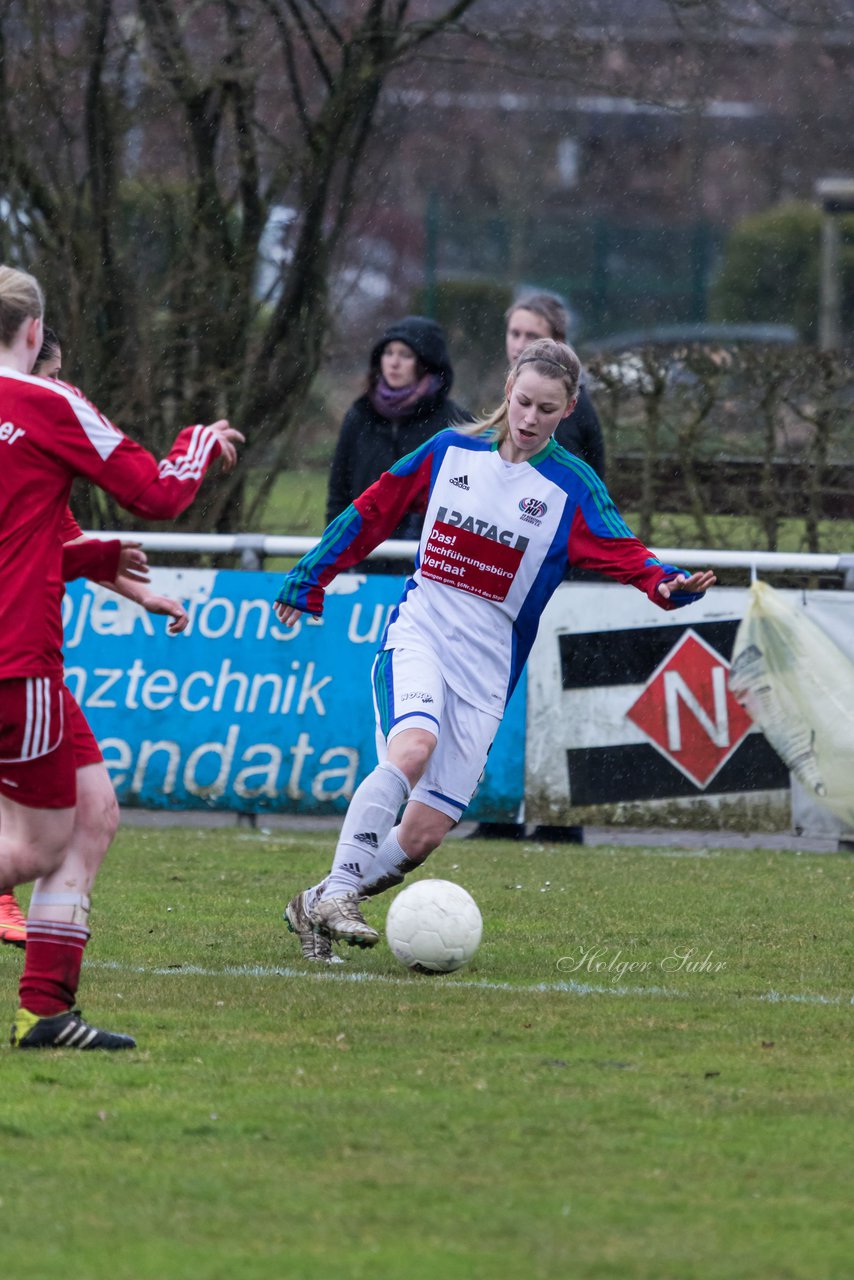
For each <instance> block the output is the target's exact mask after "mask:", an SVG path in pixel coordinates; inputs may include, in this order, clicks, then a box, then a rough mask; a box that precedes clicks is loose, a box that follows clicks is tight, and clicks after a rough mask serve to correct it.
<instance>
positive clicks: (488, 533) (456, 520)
mask: <svg viewBox="0 0 854 1280" xmlns="http://www.w3.org/2000/svg"><path fill="white" fill-rule="evenodd" d="M436 520H437V521H438V522H439V523H441V524H449V525H452V526H453V527H454V528H455V529H464V530H465V531H466V532H467V533H477V534H479V535H480V537H481V538H489V539H490V541H491V542H500V543H501V545H502V546H503V547H516V548H517V549H518V550H519V551H524V550H525V548H526V547H527V545H528V539H527V538H525V537H523V536H522V534H521V533H514V531H513V530H512V529H499V528H498V525H496V524H490V522H489V521H488V520H479V519H478V518H477V516H464V515H463V513H462V512H461V511H449V510H448V508H447V507H440V508H439V510H438V511H437V512H436ZM536 523H537V524H539V521H536ZM449 536H450V535H449Z"/></svg>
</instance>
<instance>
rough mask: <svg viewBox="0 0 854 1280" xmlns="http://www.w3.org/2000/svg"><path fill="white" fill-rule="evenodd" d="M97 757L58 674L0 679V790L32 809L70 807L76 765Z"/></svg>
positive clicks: (88, 732)
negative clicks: (56, 675)
mask: <svg viewBox="0 0 854 1280" xmlns="http://www.w3.org/2000/svg"><path fill="white" fill-rule="evenodd" d="M100 759H101V752H100V751H99V750H98V744H97V742H96V741H95V738H94V735H93V734H92V730H91V729H90V728H89V725H88V724H87V723H86V717H85V716H84V715H83V712H82V711H81V710H80V708H79V707H78V705H77V703H76V702H75V701H74V699H73V698H72V696H71V694H70V693H69V691H68V689H66V687H65V685H64V684H63V682H62V680H61V679H58V678H57V677H55V676H30V677H27V678H22V679H16V680H0V793H2V794H3V795H4V796H8V798H9V799H10V800H14V801H16V803H17V804H23V805H26V806H27V807H28V808H30V809H71V808H73V806H74V805H75V804H76V802H77V776H76V775H77V770H78V769H80V768H82V767H83V766H84V765H87V764H95V763H97V762H98V761H99V760H100Z"/></svg>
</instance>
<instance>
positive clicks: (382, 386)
mask: <svg viewBox="0 0 854 1280" xmlns="http://www.w3.org/2000/svg"><path fill="white" fill-rule="evenodd" d="M441 386H442V376H441V374H438V373H425V374H424V377H423V378H420V379H419V380H418V382H410V383H409V385H408V386H406V387H398V388H397V389H396V390H395V389H394V388H393V387H390V386H389V385H388V383H387V382H386V380H385V378H384V377H383V376H382V374H380V376H379V378H378V379H377V385H376V386H375V387H374V389H373V390H372V391H369V392H368V399H369V400H370V402H371V404H372V405H373V406H374V408H375V409H376V411H377V413H378V414H379V415H380V417H381V418H390V419H391V421H392V422H393V421H394V420H395V419H396V418H405V417H406V416H407V414H408V413H409V412H410V411H411V409H412V408H413V406H414V405H416V404H417V403H418V401H419V400H423V399H424V397H425V396H434V395H435V394H436V392H437V391H438V390H439V389H440V388H441Z"/></svg>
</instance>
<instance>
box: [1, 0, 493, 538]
mask: <svg viewBox="0 0 854 1280" xmlns="http://www.w3.org/2000/svg"><path fill="white" fill-rule="evenodd" d="M474 3H475V0H447V2H446V3H443V4H441V5H438V6H437V5H429V6H423V5H417V4H414V3H412V2H411V0H341V2H340V3H330V2H329V0H209V3H206V4H202V5H197V4H193V3H191V0H85V3H83V4H81V5H80V6H79V8H75V9H73V10H72V11H71V12H69V6H66V5H63V4H62V3H61V2H60V0H6V2H5V3H4V4H2V6H0V183H2V190H3V192H4V195H5V198H6V200H7V202H8V210H7V212H8V213H9V217H7V219H6V234H5V243H4V244H3V245H2V248H3V253H4V256H5V257H7V258H8V257H12V258H13V259H16V260H18V261H21V262H23V263H25V264H27V265H31V266H32V267H33V268H34V269H35V270H36V271H37V273H38V274H39V275H40V276H42V277H43V278H44V279H45V281H46V284H47V287H48V297H49V305H50V317H49V318H51V319H53V320H55V322H56V324H57V325H58V326H59V327H61V329H62V336H63V337H64V339H65V342H66V346H67V348H69V353H70V355H71V358H72V361H73V367H74V368H75V371H77V372H78V373H79V375H80V377H81V381H82V382H83V384H84V386H85V387H86V390H87V391H88V392H89V393H90V394H92V395H93V397H96V398H97V399H99V400H100V401H101V402H102V403H103V404H104V405H105V407H106V408H108V409H109V410H110V411H111V412H112V413H114V415H115V416H116V417H117V418H118V420H120V421H122V422H125V421H126V422H128V423H130V424H132V429H133V430H135V431H137V432H138V433H139V434H140V435H142V436H143V437H144V438H146V439H147V442H148V443H150V444H151V445H152V447H155V448H157V447H159V445H160V444H161V443H162V441H161V440H160V439H159V438H158V429H157V428H155V427H154V426H153V425H150V424H154V423H155V422H156V423H161V422H162V423H163V429H164V434H165V433H166V432H167V431H171V429H172V427H173V426H174V425H175V424H176V422H183V421H187V420H190V421H192V420H200V419H201V420H208V419H210V418H212V417H215V416H220V415H227V416H229V417H230V418H231V419H232V421H233V422H234V423H235V424H236V425H239V426H240V427H241V428H243V429H244V430H245V431H246V434H247V436H248V444H247V448H246V450H245V452H244V466H243V467H242V468H241V469H239V470H238V472H237V473H235V475H234V476H233V477H231V478H229V479H228V480H227V481H225V482H223V483H220V484H219V485H218V486H217V489H216V492H215V494H212V495H211V497H210V500H209V504H208V506H207V508H204V507H202V508H199V507H196V508H195V509H194V513H193V520H194V522H195V523H196V524H198V523H200V522H201V523H203V524H204V526H205V527H208V528H218V527H231V528H233V527H236V526H237V525H239V524H243V525H244V527H245V526H246V525H247V524H251V521H252V519H253V517H254V515H255V514H256V512H257V511H258V510H259V508H260V506H261V505H262V504H263V502H264V500H265V499H266V497H267V495H268V492H269V489H270V486H271V485H272V483H273V480H274V479H275V476H276V474H277V472H278V470H279V469H280V467H281V466H282V465H283V463H284V461H285V460H286V458H287V453H288V449H289V440H290V434H291V432H292V430H293V428H294V424H295V423H296V422H298V421H299V417H300V410H301V408H302V406H303V405H304V403H305V399H306V395H307V393H308V389H309V387H310V384H311V382H312V379H313V378H314V375H315V373H316V372H317V369H318V366H319V363H320V360H321V355H322V350H323V342H324V336H325V334H326V330H327V325H328V297H329V284H330V275H331V272H332V269H333V263H334V261H335V255H336V253H337V252H338V251H339V250H340V247H341V245H342V241H343V239H344V236H345V232H346V230H347V227H348V222H349V219H350V216H351V213H352V210H353V207H354V203H355V200H356V195H357V192H358V187H359V181H360V176H361V174H362V169H363V166H364V165H365V161H366V157H367V156H368V154H369V144H370V141H371V137H372V132H373V131H374V130H375V128H376V126H377V118H378V108H379V102H380V95H381V91H382V89H383V86H384V84H385V82H386V80H387V79H388V77H389V76H390V75H391V74H392V72H393V71H395V70H396V69H398V68H400V67H402V66H404V65H405V64H406V63H407V61H408V60H411V59H413V58H415V57H416V56H417V55H418V54H419V52H420V51H421V50H422V49H424V48H425V47H426V46H427V45H428V44H429V42H431V41H433V40H434V39H435V38H436V37H437V36H439V35H440V34H447V33H453V32H454V31H455V30H457V24H458V23H459V22H460V20H461V19H462V17H463V16H464V14H465V13H466V11H467V10H468V9H470V8H471V7H472V5H473V4H474ZM277 206H278V207H280V208H287V209H289V210H292V211H293V216H292V219H291V222H290V225H289V227H288V243H287V246H285V247H284V248H283V249H282V252H281V253H280V255H279V262H280V271H279V274H278V278H277V279H276V281H275V287H274V288H273V289H272V290H271V291H270V294H269V296H268V297H266V298H259V297H258V291H257V288H256V274H257V266H258V256H259V246H260V245H261V242H262V237H263V236H264V234H265V228H266V229H269V221H270V214H271V210H273V209H274V208H275V207H277ZM250 470H252V471H254V472H255V475H256V477H258V483H257V484H256V485H255V486H254V497H253V500H252V505H251V507H249V509H248V510H239V509H238V508H240V506H241V504H242V503H243V496H244V486H245V477H246V474H247V472H248V471H250ZM87 501H88V510H84V511H83V515H84V516H85V518H86V520H87V523H89V522H92V523H96V524H97V523H99V522H101V521H108V522H110V523H112V522H113V521H114V520H115V519H116V518H117V513H116V512H115V511H114V510H113V509H112V508H111V507H110V505H109V502H108V500H107V501H106V502H105V500H104V499H102V498H101V497H100V496H98V497H96V496H94V494H90V495H88V499H87ZM102 502H104V503H105V505H104V506H99V505H96V504H100V503H102Z"/></svg>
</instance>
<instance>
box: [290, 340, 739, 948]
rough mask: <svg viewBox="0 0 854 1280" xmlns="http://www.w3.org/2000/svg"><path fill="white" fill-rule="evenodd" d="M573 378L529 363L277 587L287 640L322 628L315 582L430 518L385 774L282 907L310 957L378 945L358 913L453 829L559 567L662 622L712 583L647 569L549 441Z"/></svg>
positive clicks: (572, 371)
mask: <svg viewBox="0 0 854 1280" xmlns="http://www.w3.org/2000/svg"><path fill="white" fill-rule="evenodd" d="M579 372H580V365H579V361H578V357H577V356H576V355H575V352H574V351H573V350H572V349H571V348H570V347H567V346H565V345H564V344H563V343H559V342H554V341H552V340H551V339H543V340H541V341H538V342H535V343H532V344H531V345H530V346H528V347H526V348H525V350H524V351H523V352H522V353H521V355H520V356H519V357H518V358H517V360H516V362H515V364H514V366H513V368H512V370H511V372H510V374H509V377H508V379H507V385H506V389H505V400H504V403H503V404H502V405H501V407H500V409H498V410H497V411H496V412H495V413H494V414H493V415H492V416H491V417H490V418H488V419H486V420H485V421H482V422H480V423H475V424H473V425H472V426H471V427H464V428H462V429H449V430H447V431H442V432H440V433H439V434H438V435H436V436H434V437H433V438H432V439H431V440H429V441H428V442H427V443H426V444H425V445H423V446H422V447H421V448H419V449H416V450H415V451H414V452H413V453H411V454H410V455H409V456H408V457H406V458H403V459H401V461H400V462H398V463H396V464H395V465H394V466H393V467H392V468H391V470H390V471H387V472H386V473H385V474H384V475H383V476H381V477H380V479H379V480H378V481H377V482H376V483H375V484H373V485H371V486H370V488H369V489H366V490H365V492H364V493H363V494H362V495H361V496H360V497H359V498H357V499H356V500H355V502H354V503H353V504H352V506H350V507H349V508H347V510H346V511H343V512H342V513H341V515H340V516H338V518H337V519H336V520H334V521H333V522H332V524H330V525H329V527H328V529H327V530H326V532H325V533H324V534H323V536H322V538H321V539H320V542H319V543H318V545H317V547H316V548H315V549H314V550H313V551H311V552H309V554H308V555H306V556H304V557H303V558H302V560H300V562H299V563H298V564H297V565H296V566H295V567H294V568H293V569H292V570H291V572H290V573H289V574H288V575H287V576H286V577H285V581H284V584H283V586H282V589H281V591H280V593H279V596H278V597H277V604H276V610H277V613H278V616H279V618H280V619H281V620H282V621H283V622H284V623H285V624H286V625H288V626H292V625H293V624H294V623H295V622H296V621H297V619H298V618H299V617H300V615H301V613H302V612H308V613H314V614H319V613H321V612H322V609H323V589H324V587H325V586H326V585H327V583H329V582H330V581H331V580H332V578H334V577H335V575H336V574H337V573H339V572H340V571H341V570H343V569H346V568H349V567H350V566H351V565H353V564H356V563H358V561H359V560H361V559H362V558H363V557H364V556H365V555H367V553H368V552H369V551H371V550H372V549H373V548H374V547H376V546H378V545H379V543H380V542H382V541H383V539H384V538H386V537H388V535H389V533H390V531H391V530H392V529H394V528H395V527H396V526H397V524H398V523H399V522H400V520H401V518H402V516H403V515H404V513H405V512H406V511H411V510H414V511H419V512H425V520H424V528H423V533H422V536H421V541H420V545H419V552H418V557H417V560H416V568H415V572H414V573H413V575H412V577H411V578H409V579H408V581H407V583H406V586H405V588H404V592H403V596H402V598H401V600H400V602H399V604H398V605H397V607H396V609H395V610H394V612H393V613H392V616H391V619H390V621H389V624H388V627H387V628H386V631H385V634H384V636H383V638H382V641H381V643H380V650H379V653H378V654H377V657H376V660H375V662H374V667H373V675H372V679H373V687H374V705H375V712H376V718H377V748H378V756H379V761H380V762H379V764H378V765H377V767H376V768H375V769H374V771H373V772H372V773H371V774H369V775H368V777H367V778H366V779H365V780H364V782H362V784H361V785H360V786H359V787H358V789H357V790H356V792H355V794H354V796H353V799H352V801H351V802H350V806H349V809H348V810H347V814H346V817H345V819H344V824H343V827H342V830H341V835H340V838H339V841H338V846H337V848H336V851H335V857H334V860H333V863H332V868H331V870H330V872H329V875H328V876H327V877H326V879H325V880H323V881H322V882H321V884H319V885H316V886H314V887H313V888H311V889H307V890H305V891H303V892H302V893H299V894H297V895H296V897H295V898H293V899H292V900H291V901H290V902H289V903H288V905H287V907H286V909H285V918H286V920H287V922H288V925H289V927H290V928H291V929H292V931H294V932H295V933H297V934H298V936H299V939H300V943H301V945H302V949H303V954H304V955H305V956H306V957H307V958H309V959H317V960H327V961H328V960H330V959H332V942H333V941H346V942H348V943H351V944H356V945H358V946H363V947H370V946H373V945H374V944H375V943H376V942H377V940H378V937H379V935H378V933H377V931H376V929H374V928H373V927H372V926H371V925H370V924H368V923H367V921H365V919H364V918H363V916H362V914H361V911H360V908H359V904H360V901H361V900H362V899H364V898H366V897H371V896H373V895H374V894H376V893H378V892H381V891H382V890H383V889H385V888H387V887H389V886H390V885H392V884H397V883H400V881H401V880H402V878H403V876H404V875H406V874H407V872H409V871H411V870H412V869H413V868H415V867H416V866H418V865H419V864H420V863H421V862H423V861H424V859H425V858H426V857H427V856H428V854H430V853H431V852H432V851H433V849H435V848H437V846H438V845H439V844H440V843H441V841H442V840H443V839H444V837H445V835H447V833H448V831H450V829H451V828H452V827H453V826H454V825H455V824H456V823H457V822H458V821H459V820H460V818H461V817H462V815H463V813H464V811H465V809H466V806H467V805H468V803H469V801H470V800H471V797H472V795H473V793H474V789H475V787H476V786H477V783H478V780H479V778H480V775H481V773H482V772H483V769H484V766H485V764H486V757H487V753H488V751H489V748H490V746H491V744H492V740H493V738H494V737H495V733H496V731H497V729H498V725H499V723H500V721H501V717H502V714H503V712H504V707H505V704H506V701H507V699H508V698H509V696H510V694H511V693H512V691H513V689H514V687H515V685H516V682H517V680H518V678H519V675H520V673H521V670H522V667H523V666H524V664H525V661H526V659H527V657H528V653H529V652H530V649H531V645H532V644H533V641H534V637H535V635H536V632H537V627H538V625H539V620H540V616H541V614H542V612H543V609H544V608H545V605H546V602H547V601H548V599H549V597H550V596H551V595H552V593H553V591H554V590H555V589H556V587H557V586H558V584H559V583H560V582H561V580H562V578H563V576H564V570H565V568H566V566H567V563H570V564H572V565H575V566H578V567H580V568H585V569H594V570H596V571H598V572H599V573H604V574H607V575H608V576H610V577H612V578H616V579H617V581H618V582H627V583H631V584H632V585H633V586H635V587H637V588H638V589H639V590H640V591H643V592H644V593H645V594H646V595H647V596H648V597H649V598H650V600H651V601H653V603H655V604H657V605H659V606H660V607H661V608H663V609H673V608H677V607H679V606H680V605H685V604H690V603H691V602H692V601H694V600H697V599H698V598H699V596H701V595H702V594H703V592H704V591H706V589H707V588H708V587H710V586H712V584H713V583H714V581H715V578H714V575H713V574H712V573H710V572H708V571H705V572H700V573H694V574H691V575H690V576H689V575H686V574H683V573H682V572H681V571H680V570H679V569H678V568H676V567H675V566H674V565H666V564H662V563H661V562H660V561H659V560H657V559H656V557H655V556H654V555H653V554H652V552H651V551H649V550H648V549H647V548H646V547H645V546H644V545H643V543H641V542H639V541H638V540H637V538H635V537H634V535H633V534H632V533H631V531H630V530H629V529H628V527H627V526H626V525H625V524H624V522H623V520H622V518H621V517H620V515H619V513H618V512H617V509H616V507H615V506H614V503H613V502H612V500H611V498H610V496H609V494H608V492H607V490H606V489H605V486H604V485H603V484H602V482H601V480H599V478H598V477H597V475H596V474H595V472H594V471H593V470H592V469H591V468H590V467H588V466H587V464H586V463H584V462H582V461H581V460H580V459H579V458H576V457H574V456H573V455H572V454H569V453H567V452H566V451H565V450H564V449H562V448H561V447H560V445H558V444H557V443H556V442H555V441H554V439H553V438H552V433H553V431H554V429H555V427H556V426H557V424H558V423H559V422H560V421H561V419H562V418H565V417H566V415H567V414H568V413H569V412H570V410H571V408H572V406H573V404H574V402H575V397H576V394H577V388H578V378H579ZM404 804H405V805H406V808H405V810H404V814H403V818H402V821H401V822H400V825H399V826H396V825H395V823H396V821H397V815H398V813H399V811H400V808H401V806H402V805H404Z"/></svg>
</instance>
